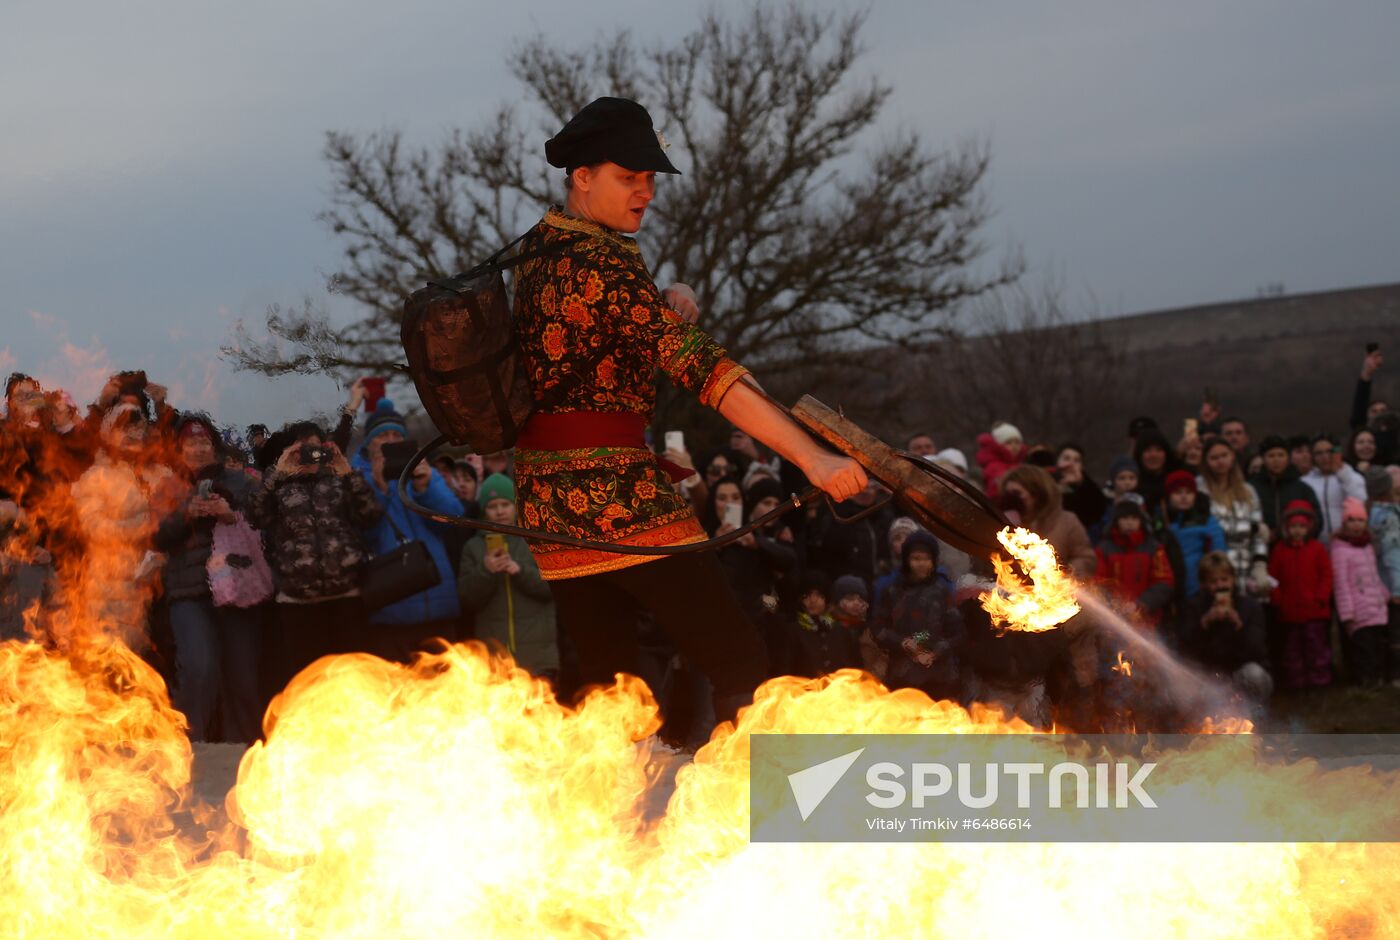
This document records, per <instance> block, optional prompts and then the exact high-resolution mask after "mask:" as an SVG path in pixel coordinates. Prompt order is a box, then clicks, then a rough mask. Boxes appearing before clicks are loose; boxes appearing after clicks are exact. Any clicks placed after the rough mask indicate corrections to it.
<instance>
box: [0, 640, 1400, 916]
mask: <svg viewBox="0 0 1400 940" xmlns="http://www.w3.org/2000/svg"><path fill="white" fill-rule="evenodd" d="M112 649H113V650H114V651H115V650H119V649H120V648H119V647H113V648H112ZM107 665H108V667H109V668H108V670H107V671H106V672H103V673H100V674H99V673H90V674H85V673H84V672H83V671H81V670H79V669H75V668H74V667H73V666H72V665H71V664H70V663H69V662H67V661H65V660H64V659H62V658H60V657H58V656H56V655H54V654H52V653H47V652H45V651H42V650H40V649H39V648H38V647H37V646H34V645H20V644H7V645H5V646H3V647H0V695H3V702H4V710H3V712H0V722H3V735H4V741H5V747H4V749H3V750H0V879H3V884H5V885H6V891H5V892H4V893H3V895H0V923H4V924H6V925H7V927H6V930H7V931H8V933H9V935H11V936H18V937H35V938H38V937H43V938H67V937H74V938H76V937H83V938H118V937H120V938H127V937H136V936H140V937H156V938H165V937H190V938H195V937H198V938H224V937H227V938H239V940H245V938H256V937H298V938H301V937H307V938H396V937H457V936H476V937H512V936H528V937H539V936H548V937H589V938H595V937H642V936H668V937H673V936H704V937H713V936H760V935H766V936H772V935H782V936H791V935H801V934H807V935H813V936H846V935H861V936H868V935H875V936H890V937H903V936H930V935H944V934H946V935H957V936H1006V935H1009V934H1012V933H1013V932H1020V931H1034V932H1035V933H1036V934H1037V935H1046V934H1047V932H1048V935H1052V936H1060V935H1067V934H1068V933H1069V932H1071V931H1075V932H1081V931H1082V928H1083V924H1084V918H1085V917H1086V916H1087V915H1086V912H1088V911H1096V910H1098V911H1111V912H1112V917H1113V921H1114V925H1115V929H1117V930H1121V931H1123V932H1125V933H1128V934H1130V935H1140V936H1163V935H1182V936H1186V935H1190V936H1216V937H1225V936H1231V937H1235V936H1258V937H1271V938H1273V937H1320V936H1332V935H1347V936H1366V937H1383V936H1394V935H1396V933H1395V932H1396V931H1397V930H1400V895H1397V892H1395V891H1394V878H1395V874H1394V873H1395V871H1396V870H1397V869H1396V866H1397V864H1400V851H1397V847H1396V846H1391V845H1386V846H1375V845H1358V844H1351V845H1348V844H1338V845H1289V844H1258V845H1209V846H1191V845H1175V846H1161V845H1115V844H1095V845H1063V844H1031V845H956V844H955V845H936V844H929V845H901V846H889V845H843V846H831V845H758V844H749V842H748V840H747V833H748V799H747V797H748V794H747V784H748V742H749V735H750V734H752V733H756V732H795V731H806V732H854V731H863V732H890V733H930V732H968V733H985V732H1018V731H1026V730H1028V729H1027V728H1026V726H1025V725H1022V724H1019V723H1007V722H1003V721H1002V720H1000V718H999V717H998V716H997V715H996V714H995V713H991V712H987V711H983V710H974V711H973V712H972V713H968V712H966V711H964V710H963V709H961V708H959V707H958V706H956V705H953V704H951V703H947V702H930V701H929V700H928V698H926V697H925V696H923V695H922V694H921V693H918V692H914V691H903V692H897V693H893V694H892V693H889V692H887V691H885V690H884V689H883V688H882V687H881V686H879V685H878V684H877V683H876V682H874V680H872V679H871V678H870V677H868V676H865V675H862V674H859V673H855V672H843V673H838V674H836V675H835V676H832V677H828V678H826V679H822V680H815V681H807V680H797V679H780V680H775V681H773V682H770V683H769V684H767V685H766V686H765V687H764V688H763V689H762V690H760V692H759V695H758V697H757V701H756V703H755V705H754V706H753V707H752V708H750V709H748V710H746V711H745V712H744V713H743V715H742V716H741V720H740V723H739V727H738V728H737V729H735V728H733V727H731V726H728V725H726V726H723V727H721V728H720V729H719V731H718V732H717V733H716V735H715V737H714V738H713V739H712V740H711V742H710V743H709V744H708V745H707V746H706V747H705V748H703V749H702V750H701V751H700V752H699V753H698V754H697V755H696V757H695V760H694V762H693V763H691V764H689V765H687V766H684V767H682V768H681V769H680V771H679V773H678V774H676V779H675V788H674V793H673V794H672V795H671V796H670V799H669V803H668V804H666V805H665V807H664V813H663V810H662V805H661V797H663V796H664V795H665V794H666V792H667V790H668V786H667V785H666V784H667V781H666V780H665V779H664V778H665V776H666V775H665V774H664V773H663V772H662V771H663V769H664V767H665V763H666V762H665V761H664V760H663V758H665V757H666V755H665V753H664V751H662V750H660V749H659V748H657V747H656V746H655V745H654V743H653V741H654V739H653V738H650V737H648V735H649V734H650V732H651V731H652V730H653V729H655V727H656V724H657V721H656V718H657V713H656V707H655V704H654V702H653V701H652V699H651V697H650V696H649V694H648V693H647V691H646V689H645V688H644V687H643V686H642V685H641V684H640V683H638V682H636V681H635V680H620V681H619V682H618V683H617V684H616V685H615V686H614V687H612V688H611V689H607V690H604V691H601V692H598V693H596V694H594V695H593V696H592V697H590V698H589V699H588V700H587V701H586V702H585V703H584V704H583V705H582V706H581V707H579V708H578V709H576V710H574V709H567V708H564V707H562V706H560V705H559V704H558V703H556V702H555V701H554V700H553V699H552V697H551V696H550V694H549V693H548V690H547V688H546V687H545V686H544V685H542V684H541V683H539V682H538V681H536V680H533V679H531V678H530V677H528V676H527V675H525V674H524V673H523V672H521V671H519V670H517V669H515V668H514V667H513V666H512V665H511V664H510V663H509V662H507V661H505V660H503V659H500V658H497V657H493V656H491V655H488V654H487V652H486V651H485V650H484V649H482V648H481V647H479V646H475V645H465V646H458V647H454V648H451V649H449V650H445V651H444V652H442V653H440V654H437V655H432V656H427V657H424V658H422V659H420V660H419V661H418V662H417V663H416V664H414V665H413V666H411V667H403V666H397V665H391V664H389V663H385V662H383V661H380V660H376V659H373V658H370V657H366V656H352V657H342V658H337V659H325V660H322V661H320V662H319V663H317V664H315V665H314V666H313V667H311V668H310V669H309V670H308V671H307V672H305V673H303V674H302V675H301V676H300V677H299V678H298V679H297V680H296V681H295V682H294V683H293V685H292V686H291V687H290V688H289V689H288V690H287V691H286V693H285V694H284V695H283V696H282V697H281V698H280V699H279V700H278V702H277V703H276V705H275V706H274V709H273V711H272V714H271V716H270V718H269V720H268V730H269V732H270V733H269V736H268V740H267V742H266V743H265V744H260V745H258V746H255V747H254V748H253V749H251V750H250V751H249V752H248V753H247V754H246V756H245V757H244V759H243V761H242V764H241V766H240V768H239V774H238V784H237V787H236V790H235V791H234V793H233V794H232V795H231V796H230V798H229V801H228V803H229V810H230V812H231V815H232V818H233V820H234V821H236V823H237V824H238V825H236V826H235V825H232V824H229V823H222V824H216V823H217V820H216V819H214V818H212V817H213V815H214V814H213V813H212V811H211V810H210V809H209V808H206V807H200V806H198V805H197V804H196V803H195V802H194V801H193V800H192V799H191V797H190V795H189V791H188V789H187V786H186V784H187V782H188V780H189V777H190V748H189V745H188V744H187V743H186V741H185V740H184V738H183V736H182V734H181V729H180V722H179V719H178V716H175V715H174V714H173V713H172V712H171V711H170V709H169V705H168V703H167V702H166V700H165V698H164V695H163V691H162V690H161V689H160V687H159V680H158V679H157V678H156V677H155V675H154V674H153V673H151V672H150V671H149V670H148V669H147V668H146V667H145V666H144V664H142V663H141V662H140V661H139V660H136V659H135V658H134V657H130V655H129V654H126V655H125V656H123V655H121V654H120V653H115V652H114V654H113V658H112V660H111V661H110V662H109V663H108V664H107ZM1240 766H1241V763H1240V762H1239V761H1234V762H1227V761H1223V760H1221V761H1216V762H1214V763H1212V762H1210V761H1209V760H1207V759H1206V758H1205V757H1200V758H1196V757H1193V756H1192V755H1185V756H1182V757H1181V758H1179V759H1177V760H1176V761H1175V762H1174V763H1173V762H1172V761H1170V760H1167V761H1164V762H1163V765H1162V767H1161V769H1160V770H1159V771H1158V775H1159V776H1161V777H1162V778H1163V779H1164V780H1167V781H1171V780H1176V781H1177V782H1178V783H1180V784H1181V785H1185V786H1190V787H1192V788H1194V789H1196V790H1198V791H1199V792H1200V793H1201V794H1202V797H1201V798H1202V799H1210V800H1213V801H1216V803H1217V804H1218V805H1229V806H1233V807H1235V808H1236V811H1238V812H1246V813H1248V812H1254V813H1258V814H1260V815H1261V816H1262V817H1264V818H1274V817H1275V816H1277V817H1279V818H1280V824H1281V825H1282V824H1283V823H1284V822H1286V817H1287V814H1288V813H1289V812H1296V813H1302V812H1315V811H1316V808H1317V807H1318V806H1319V805H1326V806H1328V807H1330V811H1332V812H1335V813H1337V814H1339V818H1340V816H1341V815H1342V814H1348V813H1373V812H1374V811H1375V810H1376V808H1377V807H1382V806H1391V807H1394V806H1396V805H1397V803H1396V800H1397V797H1400V781H1397V780H1396V779H1395V775H1391V776H1390V777H1389V778H1386V777H1381V778H1367V777H1365V776H1364V775H1358V774H1355V773H1344V772H1333V773H1322V772H1320V771H1318V770H1317V768H1316V767H1309V766H1299V767H1294V768H1289V769H1287V770H1281V771H1277V772H1275V773H1274V774H1272V775H1271V776H1265V775H1262V774H1258V773H1250V772H1245V771H1241V770H1239V769H1238V768H1239V767H1240ZM1305 794H1306V796H1307V799H1306V800H1305V799H1304V798H1303V797H1304V795H1305ZM1319 800H1320V801H1322V803H1321V804H1320V803H1319ZM211 827H212V828H211ZM1008 893H1014V895H1015V899H1016V903H1014V904H1008V903H1006V899H1007V896H1008Z"/></svg>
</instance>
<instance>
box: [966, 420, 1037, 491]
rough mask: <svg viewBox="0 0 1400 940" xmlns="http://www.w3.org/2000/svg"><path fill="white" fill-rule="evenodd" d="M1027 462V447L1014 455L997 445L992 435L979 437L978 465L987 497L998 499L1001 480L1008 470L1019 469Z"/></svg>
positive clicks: (980, 435) (1023, 445) (1023, 447)
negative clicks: (980, 468)
mask: <svg viewBox="0 0 1400 940" xmlns="http://www.w3.org/2000/svg"><path fill="white" fill-rule="evenodd" d="M1025 460H1026V445H1025V444H1022V445H1021V449H1020V450H1019V451H1016V452H1015V453H1012V452H1011V450H1009V449H1008V448H1006V447H1004V446H1003V445H1001V444H998V443H997V440H996V438H994V437H992V436H991V435H990V434H979V435H977V463H978V464H979V465H980V466H981V467H982V483H983V488H984V489H986V491H987V495H988V496H990V497H992V498H993V499H995V498H996V495H997V493H999V492H1000V491H1001V486H1000V484H1001V478H1002V477H1004V476H1006V472H1007V471H1008V470H1012V469H1014V468H1016V467H1019V466H1020V465H1021V464H1022V463H1024V462H1025Z"/></svg>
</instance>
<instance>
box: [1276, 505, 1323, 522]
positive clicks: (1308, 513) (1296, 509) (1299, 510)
mask: <svg viewBox="0 0 1400 940" xmlns="http://www.w3.org/2000/svg"><path fill="white" fill-rule="evenodd" d="M1299 516H1301V517H1303V518H1304V519H1306V520H1307V521H1308V524H1309V525H1311V524H1312V523H1314V522H1316V521H1317V510H1315V509H1313V508H1312V503H1310V502H1308V501H1307V500H1306V499H1294V500H1289V502H1288V506H1287V507H1285V509H1284V510H1283V522H1284V525H1287V524H1288V523H1290V522H1292V521H1293V520H1294V519H1296V518H1298V517H1299Z"/></svg>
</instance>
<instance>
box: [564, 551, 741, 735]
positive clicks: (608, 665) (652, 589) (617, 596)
mask: <svg viewBox="0 0 1400 940" xmlns="http://www.w3.org/2000/svg"><path fill="white" fill-rule="evenodd" d="M550 588H551V589H552V590H553V592H554V603H555V607H556V610H557V612H558V616H559V627H560V630H561V631H565V632H567V633H568V635H569V638H570V639H571V640H572V642H573V645H574V647H575V648H576V650H577V651H578V659H579V683H580V685H582V686H589V685H595V684H602V685H611V684H612V682H613V677H614V676H615V675H616V674H617V673H619V672H625V673H630V674H632V675H637V673H638V670H639V668H640V662H639V657H638V642H637V614H638V612H639V611H640V610H648V611H650V612H651V614H652V616H653V617H655V618H656V623H657V625H659V626H660V627H661V629H663V630H665V631H666V633H667V635H668V636H670V638H671V641H672V642H673V643H675V644H676V649H677V650H679V651H680V654H681V655H682V656H684V657H685V659H686V661H687V662H689V663H690V665H692V666H694V667H695V668H696V669H698V670H700V671H701V672H702V673H704V674H705V676H706V677H707V678H708V679H709V680H710V683H711V684H712V685H713V686H714V690H715V692H714V698H715V714H716V716H717V718H718V720H720V721H727V720H732V719H733V718H734V716H735V713H736V712H738V710H739V708H740V707H742V706H743V705H745V704H747V703H748V702H749V701H751V700H752V698H753V690H754V689H755V688H757V687H758V685H759V683H761V682H762V681H763V680H764V678H765V677H766V676H767V673H768V654H767V651H766V650H765V649H764V646H763V640H762V638H761V637H760V636H759V634H758V630H757V629H756V628H755V627H754V625H753V624H752V623H750V622H749V620H748V618H747V617H745V616H744V612H743V610H741V609H740V607H739V604H738V602H737V601H735V599H734V594H733V592H732V591H731V590H730V588H729V584H728V582H727V580H726V579H725V576H724V571H723V569H722V568H721V567H720V564H719V562H718V561H717V560H716V558H715V556H714V553H713V552H688V553H686V554H683V555H669V556H666V557H663V558H661V559H659V560H657V561H649V562H646V563H645V564H641V565H633V566H632V567H630V568H623V569H621V570H619V571H608V572H604V573H603V574H595V575H589V576H587V577H583V578H566V579H564V580H562V581H551V582H550Z"/></svg>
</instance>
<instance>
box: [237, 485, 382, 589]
mask: <svg viewBox="0 0 1400 940" xmlns="http://www.w3.org/2000/svg"><path fill="white" fill-rule="evenodd" d="M382 513H383V510H382V509H380V507H379V501H378V500H377V499H375V497H374V493H373V492H372V491H371V490H370V488H369V484H368V483H367V482H365V478H364V476H363V475H362V474H359V473H355V472H351V473H347V474H346V475H345V476H337V475H336V474H335V473H334V472H332V471H331V470H330V469H329V468H324V467H323V468H322V469H321V470H320V471H319V472H318V473H316V474H315V475H310V476H304V475H294V476H288V477H281V476H280V475H279V474H277V473H276V472H275V471H273V472H269V474H268V476H267V478H266V479H265V480H264V481H263V485H262V486H261V487H259V488H258V490H257V492H256V493H255V494H254V496H253V501H252V504H251V506H250V515H249V520H248V521H249V522H251V523H252V524H253V526H254V527H255V528H258V529H261V530H262V531H263V544H264V546H265V547H266V549H267V553H268V558H267V560H268V564H269V565H271V567H272V572H273V574H274V575H275V576H276V579H277V591H278V593H279V594H285V595H287V596H288V597H290V598H295V599H296V600H299V601H318V600H325V599H328V598H332V597H341V596H343V595H345V594H349V593H351V592H352V591H358V590H359V587H360V570H361V569H362V568H363V567H364V564H365V562H366V561H368V560H369V550H368V549H367V548H366V547H365V543H364V539H363V538H362V537H361V535H360V530H361V529H367V528H369V527H371V526H373V525H374V524H375V523H376V522H378V521H379V517H380V515H382Z"/></svg>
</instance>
